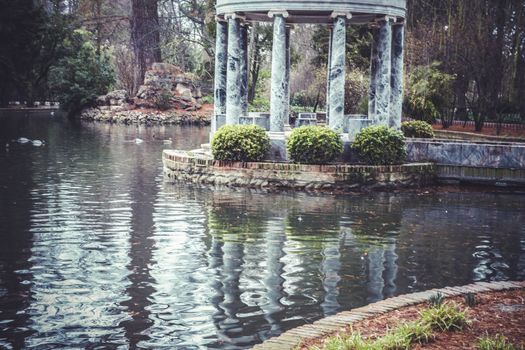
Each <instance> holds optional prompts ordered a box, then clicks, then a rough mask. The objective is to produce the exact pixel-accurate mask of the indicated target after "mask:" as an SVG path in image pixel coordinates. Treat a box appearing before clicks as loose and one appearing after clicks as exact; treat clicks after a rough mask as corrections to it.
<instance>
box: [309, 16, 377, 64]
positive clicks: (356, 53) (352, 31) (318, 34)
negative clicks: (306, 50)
mask: <svg viewBox="0 0 525 350" xmlns="http://www.w3.org/2000/svg"><path fill="white" fill-rule="evenodd" d="M371 37H372V35H371V33H370V30H369V29H368V26H367V25H360V26H348V27H347V29H346V62H347V66H348V68H349V69H350V70H354V69H360V70H362V71H366V70H367V69H368V68H369V66H370V63H369V62H370V50H371ZM329 38H330V31H329V29H328V28H327V27H325V26H319V27H318V29H317V30H316V31H315V33H314V35H313V38H312V46H313V49H314V50H315V52H316V56H315V57H314V59H313V61H312V64H313V66H314V67H321V66H326V65H327V63H328V51H329V43H330V39H329Z"/></svg>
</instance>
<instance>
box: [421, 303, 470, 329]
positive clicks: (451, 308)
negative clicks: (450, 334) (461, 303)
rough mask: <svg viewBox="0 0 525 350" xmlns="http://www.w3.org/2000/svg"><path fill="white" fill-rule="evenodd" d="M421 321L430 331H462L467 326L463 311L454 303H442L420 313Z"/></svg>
mask: <svg viewBox="0 0 525 350" xmlns="http://www.w3.org/2000/svg"><path fill="white" fill-rule="evenodd" d="M420 314H421V321H422V322H423V323H425V324H427V325H429V326H430V327H432V329H437V330H441V331H457V330H462V329H463V328H464V327H465V326H467V325H468V320H467V315H466V312H465V311H461V310H459V308H458V307H457V305H456V304H454V303H446V302H445V303H442V304H440V305H437V306H434V307H430V308H428V309H426V310H423V311H421V313H420Z"/></svg>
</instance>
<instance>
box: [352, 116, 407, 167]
mask: <svg viewBox="0 0 525 350" xmlns="http://www.w3.org/2000/svg"><path fill="white" fill-rule="evenodd" d="M352 149H353V150H354V151H355V152H356V154H357V155H358V157H359V158H360V159H361V160H362V161H364V162H365V163H367V164H370V165H390V164H401V163H403V161H404V160H405V157H406V151H405V138H404V136H403V134H402V133H401V132H400V131H398V130H396V129H394V128H388V127H386V126H383V125H373V126H369V127H367V128H365V129H363V130H361V132H359V134H357V136H356V138H355V141H354V143H353V144H352Z"/></svg>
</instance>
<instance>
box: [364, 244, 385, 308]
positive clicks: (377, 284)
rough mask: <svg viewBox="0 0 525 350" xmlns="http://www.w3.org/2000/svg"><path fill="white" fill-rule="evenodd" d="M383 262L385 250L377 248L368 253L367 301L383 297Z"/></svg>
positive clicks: (374, 300)
mask: <svg viewBox="0 0 525 350" xmlns="http://www.w3.org/2000/svg"><path fill="white" fill-rule="evenodd" d="M384 262H385V251H384V250H383V249H382V248H377V249H376V250H374V251H371V252H370V253H368V284H367V289H368V298H367V302H369V303H373V302H376V301H378V300H382V299H383V288H384V286H385V283H384V281H383V271H384V266H383V264H384Z"/></svg>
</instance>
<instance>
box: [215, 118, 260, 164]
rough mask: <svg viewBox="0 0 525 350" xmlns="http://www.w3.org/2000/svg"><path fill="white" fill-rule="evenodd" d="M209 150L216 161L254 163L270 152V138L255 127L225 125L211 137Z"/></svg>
mask: <svg viewBox="0 0 525 350" xmlns="http://www.w3.org/2000/svg"><path fill="white" fill-rule="evenodd" d="M211 149H212V153H213V157H214V158H215V159H217V160H230V161H241V162H256V161H260V160H263V159H264V157H265V156H266V154H267V153H268V151H269V150H270V138H269V137H268V135H267V134H266V131H265V130H264V129H263V128H261V127H259V126H257V125H225V126H223V127H221V128H220V129H219V130H218V131H217V132H216V133H215V135H214V136H213V140H212V142H211Z"/></svg>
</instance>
